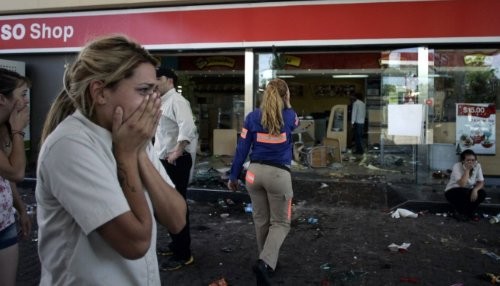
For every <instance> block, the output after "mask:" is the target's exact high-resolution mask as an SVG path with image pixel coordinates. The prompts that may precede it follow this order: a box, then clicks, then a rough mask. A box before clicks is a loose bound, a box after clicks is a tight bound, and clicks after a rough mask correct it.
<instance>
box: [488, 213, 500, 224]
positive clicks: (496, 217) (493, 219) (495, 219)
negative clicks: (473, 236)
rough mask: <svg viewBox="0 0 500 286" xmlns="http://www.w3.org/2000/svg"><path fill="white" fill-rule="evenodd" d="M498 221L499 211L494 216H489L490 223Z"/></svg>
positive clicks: (499, 218) (499, 220)
mask: <svg viewBox="0 0 500 286" xmlns="http://www.w3.org/2000/svg"><path fill="white" fill-rule="evenodd" d="M498 222H500V213H499V214H497V215H496V216H492V217H491V218H490V223H491V224H495V223H498Z"/></svg>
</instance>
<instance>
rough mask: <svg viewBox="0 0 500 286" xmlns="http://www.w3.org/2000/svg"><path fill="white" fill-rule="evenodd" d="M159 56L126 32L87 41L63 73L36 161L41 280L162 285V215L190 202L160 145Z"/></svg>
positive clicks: (181, 216)
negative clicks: (156, 145) (156, 141)
mask: <svg viewBox="0 0 500 286" xmlns="http://www.w3.org/2000/svg"><path fill="white" fill-rule="evenodd" d="M157 64H158V63H157V60H156V59H155V58H154V57H152V56H151V55H150V54H149V53H148V52H147V51H146V50H145V49H144V48H142V47H141V46H140V45H138V44H137V43H135V42H133V41H131V40H129V39H127V38H126V37H123V36H108V37H104V38H100V39H96V40H94V41H92V42H90V43H88V44H87V45H86V47H85V48H84V49H83V50H82V51H81V52H80V54H79V55H78V57H77V59H76V61H75V62H74V63H73V64H71V66H69V67H68V68H67V70H66V72H65V76H64V88H63V90H62V91H61V93H60V94H59V95H58V97H57V98H56V100H55V102H54V103H53V105H52V107H51V109H50V112H49V114H48V116H47V119H46V122H45V125H44V129H43V132H42V146H41V150H40V154H39V158H38V168H37V180H38V182H37V186H36V199H37V204H38V213H37V219H38V226H39V232H38V233H39V240H38V247H39V256H40V262H41V268H42V271H41V272H42V274H41V281H40V285H66V284H84V285H160V284H161V283H160V275H159V268H158V260H157V257H156V221H155V219H156V220H158V222H159V223H161V224H163V225H165V226H166V227H167V228H168V229H169V230H170V231H172V232H174V233H175V232H178V231H180V230H181V229H182V227H183V226H184V224H185V214H186V204H185V202H184V200H183V198H182V196H180V195H179V194H178V193H177V192H176V190H175V189H174V188H173V187H172V185H173V184H172V181H171V180H170V178H169V177H168V175H167V174H166V172H165V170H164V169H163V167H162V165H161V163H160V161H159V159H158V157H157V156H156V154H155V152H154V151H153V149H152V145H151V143H150V142H151V138H152V136H153V135H154V133H155V130H156V127H157V125H158V119H159V115H160V99H159V95H158V94H157V92H156V88H157V82H156V70H155V68H156V66H157Z"/></svg>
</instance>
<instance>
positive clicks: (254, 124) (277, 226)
mask: <svg viewBox="0 0 500 286" xmlns="http://www.w3.org/2000/svg"><path fill="white" fill-rule="evenodd" d="M298 124H299V120H298V117H297V114H296V113H295V111H294V110H293V109H292V106H291V104H290V91H289V89H288V86H287V84H286V82H285V81H283V80H281V79H273V80H271V81H270V82H269V83H268V85H267V87H266V89H265V91H264V96H263V98H262V103H261V105H260V108H257V109H256V110H254V111H253V112H251V113H250V114H248V116H247V117H246V119H245V124H244V127H243V130H242V132H241V138H240V140H239V142H238V146H237V148H236V155H235V156H234V160H233V163H232V166H231V174H230V177H229V181H228V188H229V189H231V190H237V188H238V177H239V174H240V172H241V170H242V168H243V163H244V161H245V159H246V157H247V155H248V153H249V152H250V150H251V151H252V152H251V153H250V165H249V167H248V170H247V173H246V178H245V181H246V186H247V189H248V193H249V194H250V198H251V200H252V206H253V220H254V224H255V231H256V237H257V248H258V251H259V259H258V260H257V262H256V263H255V265H254V266H253V271H254V272H255V275H256V278H257V285H271V280H270V277H269V276H270V275H272V274H273V273H274V271H275V270H276V265H277V263H278V255H279V250H280V247H281V245H282V244H283V241H284V240H285V238H286V236H287V234H288V232H289V231H290V220H291V215H292V213H291V207H292V197H293V190H292V178H291V174H290V165H291V160H292V131H293V130H294V129H295V128H296V127H297V126H298Z"/></svg>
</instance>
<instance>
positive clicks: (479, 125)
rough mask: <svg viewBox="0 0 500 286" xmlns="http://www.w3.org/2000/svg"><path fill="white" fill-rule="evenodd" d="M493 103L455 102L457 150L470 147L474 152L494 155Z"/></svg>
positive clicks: (494, 111) (494, 108)
mask: <svg viewBox="0 0 500 286" xmlns="http://www.w3.org/2000/svg"><path fill="white" fill-rule="evenodd" d="M495 114H496V107H495V105H494V104H487V103H457V133H456V134H457V135H456V136H457V138H456V142H457V152H458V153H461V152H462V151H463V150H465V149H472V151H474V152H475V153H476V154H483V155H495V149H496V148H495V143H496V142H495V141H496V140H495V139H496V134H495V124H496V120H495Z"/></svg>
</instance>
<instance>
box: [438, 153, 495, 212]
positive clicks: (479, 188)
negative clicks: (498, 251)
mask: <svg viewBox="0 0 500 286" xmlns="http://www.w3.org/2000/svg"><path fill="white" fill-rule="evenodd" d="M483 187H484V177H483V170H482V169H481V164H479V162H477V155H476V153H474V151H472V150H470V149H467V150H464V151H463V152H462V153H461V154H460V162H457V163H455V165H453V169H452V171H451V175H450V181H449V182H448V184H447V185H446V189H445V196H446V199H447V200H448V201H449V202H450V203H451V204H452V205H453V207H454V209H455V214H456V217H457V218H458V219H459V220H467V219H472V218H474V213H475V211H476V209H477V207H478V206H479V204H481V203H482V202H483V201H484V198H485V197H486V192H485V191H484V189H483Z"/></svg>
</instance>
